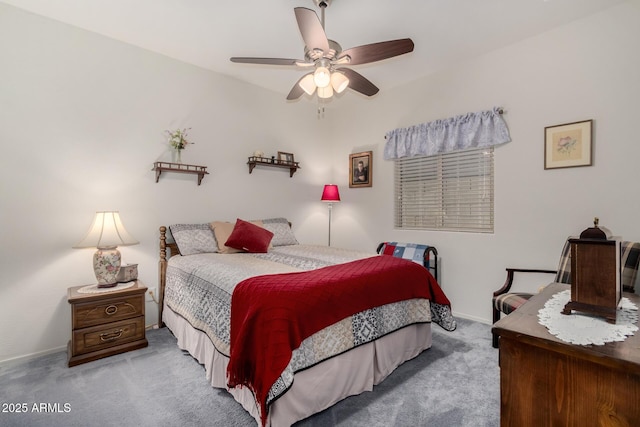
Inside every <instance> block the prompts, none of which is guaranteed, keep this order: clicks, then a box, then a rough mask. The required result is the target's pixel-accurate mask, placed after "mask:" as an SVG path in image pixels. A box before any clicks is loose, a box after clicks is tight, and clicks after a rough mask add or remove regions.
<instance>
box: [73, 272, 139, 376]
mask: <svg viewBox="0 0 640 427" xmlns="http://www.w3.org/2000/svg"><path fill="white" fill-rule="evenodd" d="M83 288H87V286H75V287H72V288H69V289H68V292H67V295H68V301H69V303H70V304H71V341H69V345H68V349H67V351H68V356H67V357H68V364H69V366H70V367H71V366H75V365H79V364H81V363H86V362H90V361H92V360H97V359H101V358H103V357H107V356H112V355H114V354H118V353H124V352H125V351H129V350H135V349H139V348H143V347H146V346H147V345H148V342H147V339H146V337H145V319H144V304H145V302H144V295H145V292H146V291H147V287H146V286H145V285H144V284H143V283H142V282H141V281H139V280H136V281H135V283H134V284H133V286H130V287H128V288H125V289H120V290H118V289H116V290H110V291H108V292H89V293H83V292H79V290H81V289H83ZM85 290H86V289H85Z"/></svg>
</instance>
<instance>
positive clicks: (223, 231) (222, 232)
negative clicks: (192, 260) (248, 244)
mask: <svg viewBox="0 0 640 427" xmlns="http://www.w3.org/2000/svg"><path fill="white" fill-rule="evenodd" d="M234 226H235V224H234V223H232V222H226V221H214V222H212V223H211V228H212V229H213V234H214V235H215V237H216V240H217V242H218V252H219V253H221V254H235V253H238V252H241V251H240V250H238V249H234V248H230V247H228V246H226V245H225V244H224V242H226V241H227V240H228V239H229V236H231V233H232V232H233V227H234Z"/></svg>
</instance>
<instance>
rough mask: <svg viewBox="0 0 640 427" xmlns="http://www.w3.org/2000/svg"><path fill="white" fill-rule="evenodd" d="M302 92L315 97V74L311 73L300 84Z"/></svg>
mask: <svg viewBox="0 0 640 427" xmlns="http://www.w3.org/2000/svg"><path fill="white" fill-rule="evenodd" d="M298 84H299V85H300V87H301V88H302V90H304V91H305V92H306V94H307V95H313V92H315V91H316V84H315V83H314V81H313V74H311V73H309V74H307V75H306V76H304V77H303V78H302V80H300V83H298Z"/></svg>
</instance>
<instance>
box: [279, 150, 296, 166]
mask: <svg viewBox="0 0 640 427" xmlns="http://www.w3.org/2000/svg"><path fill="white" fill-rule="evenodd" d="M278 162H279V163H287V164H289V163H291V164H293V154H291V153H285V152H284V151H278Z"/></svg>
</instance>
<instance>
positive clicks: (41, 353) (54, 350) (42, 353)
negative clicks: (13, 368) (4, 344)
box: [0, 345, 67, 366]
mask: <svg viewBox="0 0 640 427" xmlns="http://www.w3.org/2000/svg"><path fill="white" fill-rule="evenodd" d="M59 351H67V346H66V345H64V346H62V347H55V348H50V349H48V350H43V351H39V352H37V353H30V354H25V355H22V356H17V357H14V358H11V359H6V360H0V366H6V365H10V364H13V363H20V362H24V361H26V360H29V359H34V358H36V357H40V356H46V355H47V354H52V353H58V352H59Z"/></svg>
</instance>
